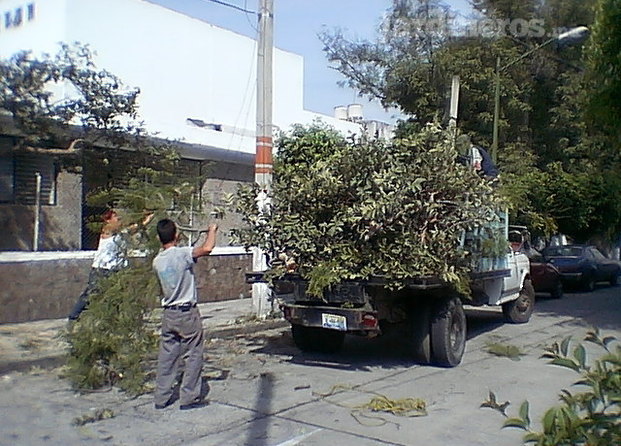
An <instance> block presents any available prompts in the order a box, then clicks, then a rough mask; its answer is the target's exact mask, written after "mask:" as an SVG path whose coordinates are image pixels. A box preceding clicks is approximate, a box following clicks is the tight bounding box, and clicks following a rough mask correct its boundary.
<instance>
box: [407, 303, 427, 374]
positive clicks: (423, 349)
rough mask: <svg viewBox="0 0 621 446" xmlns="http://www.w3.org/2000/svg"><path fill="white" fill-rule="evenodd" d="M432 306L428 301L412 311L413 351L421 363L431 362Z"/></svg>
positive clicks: (415, 357) (413, 355)
mask: <svg viewBox="0 0 621 446" xmlns="http://www.w3.org/2000/svg"><path fill="white" fill-rule="evenodd" d="M430 319H431V308H430V305H429V303H428V302H423V303H421V304H420V305H417V306H416V307H414V308H413V309H412V310H411V312H410V320H409V323H410V336H411V341H412V345H411V352H412V357H413V358H414V361H416V362H418V363H419V364H429V363H430V362H431V336H430V331H431V320H430Z"/></svg>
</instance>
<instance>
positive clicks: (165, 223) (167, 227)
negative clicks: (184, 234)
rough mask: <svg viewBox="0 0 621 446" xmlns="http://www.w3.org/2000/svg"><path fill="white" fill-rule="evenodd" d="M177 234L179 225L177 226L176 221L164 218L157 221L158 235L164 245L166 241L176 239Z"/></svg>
mask: <svg viewBox="0 0 621 446" xmlns="http://www.w3.org/2000/svg"><path fill="white" fill-rule="evenodd" d="M176 235H177V227H176V226H175V222H174V221H172V220H170V219H168V218H164V219H162V220H160V221H158V222H157V236H158V237H159V238H160V242H162V245H165V244H166V243H170V242H172V241H173V240H175V236H176Z"/></svg>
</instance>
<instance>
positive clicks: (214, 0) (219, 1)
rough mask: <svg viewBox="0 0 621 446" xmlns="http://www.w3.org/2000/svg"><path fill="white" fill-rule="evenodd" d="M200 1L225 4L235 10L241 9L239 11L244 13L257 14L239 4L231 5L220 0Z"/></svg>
mask: <svg viewBox="0 0 621 446" xmlns="http://www.w3.org/2000/svg"><path fill="white" fill-rule="evenodd" d="M201 1H203V2H212V3H217V4H219V5H222V6H226V7H228V8H232V9H236V10H238V11H241V12H245V13H246V14H255V15H256V14H257V12H256V11H251V10H249V9H245V8H242V7H241V6H237V5H232V4H230V3H227V2H223V1H222V0H201Z"/></svg>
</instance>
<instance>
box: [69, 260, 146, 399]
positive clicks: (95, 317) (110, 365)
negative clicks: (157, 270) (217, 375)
mask: <svg viewBox="0 0 621 446" xmlns="http://www.w3.org/2000/svg"><path fill="white" fill-rule="evenodd" d="M157 295H158V291H157V282H156V278H155V275H154V274H153V272H152V271H151V268H150V265H139V266H133V267H130V268H127V269H125V270H122V271H120V272H118V273H116V274H114V275H112V276H111V277H108V278H106V279H103V280H101V281H100V282H99V292H97V293H94V294H92V295H91V296H90V299H89V302H90V303H89V307H88V309H87V310H86V311H84V312H83V313H82V314H81V315H80V318H79V319H78V320H77V321H75V322H73V323H71V325H70V326H69V327H68V329H67V331H66V332H65V334H64V337H65V339H66V340H67V342H68V343H69V345H70V348H69V356H68V361H67V370H66V377H67V378H69V380H70V381H71V382H72V383H73V384H74V387H75V388H77V389H97V388H100V387H102V386H106V385H117V386H118V387H120V388H121V389H123V390H125V391H127V392H128V393H130V394H132V395H137V394H140V393H143V392H144V391H146V390H147V386H146V384H147V382H148V380H149V370H150V369H152V367H146V363H145V359H146V358H148V357H153V356H154V352H155V348H156V346H157V334H156V333H155V331H154V330H153V327H152V326H150V325H149V324H148V321H147V317H148V315H149V313H150V310H151V309H152V308H153V307H154V305H155V303H156V302H155V296H157Z"/></svg>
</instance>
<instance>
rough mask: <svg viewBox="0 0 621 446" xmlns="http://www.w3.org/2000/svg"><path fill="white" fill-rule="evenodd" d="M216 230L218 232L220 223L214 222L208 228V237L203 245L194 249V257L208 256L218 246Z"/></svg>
mask: <svg viewBox="0 0 621 446" xmlns="http://www.w3.org/2000/svg"><path fill="white" fill-rule="evenodd" d="M216 232H218V225H217V224H215V223H212V224H210V225H209V229H208V230H207V237H205V241H204V242H203V244H202V245H197V246H195V247H194V249H193V250H192V257H194V258H195V259H198V258H199V257H204V256H208V255H209V254H210V253H211V251H212V250H213V248H214V246H216Z"/></svg>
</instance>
